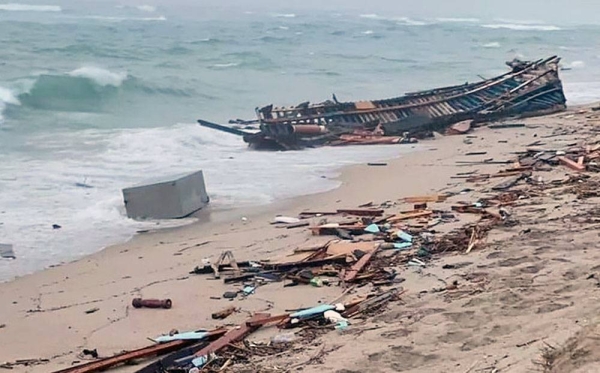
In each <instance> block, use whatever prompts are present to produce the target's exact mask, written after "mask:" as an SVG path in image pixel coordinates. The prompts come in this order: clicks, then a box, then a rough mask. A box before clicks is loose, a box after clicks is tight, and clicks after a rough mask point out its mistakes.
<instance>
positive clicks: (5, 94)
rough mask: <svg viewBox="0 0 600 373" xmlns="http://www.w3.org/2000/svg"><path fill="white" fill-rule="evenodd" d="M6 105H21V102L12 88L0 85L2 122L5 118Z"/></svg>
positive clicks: (0, 114)
mask: <svg viewBox="0 0 600 373" xmlns="http://www.w3.org/2000/svg"><path fill="white" fill-rule="evenodd" d="M6 105H21V102H20V101H19V99H18V98H17V97H15V95H14V93H13V92H12V91H11V90H10V89H8V88H4V87H0V123H2V121H3V120H4V116H3V114H4V109H6Z"/></svg>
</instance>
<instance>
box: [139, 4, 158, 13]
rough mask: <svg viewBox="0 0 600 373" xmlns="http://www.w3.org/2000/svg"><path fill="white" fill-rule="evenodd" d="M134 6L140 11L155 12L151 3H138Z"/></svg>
mask: <svg viewBox="0 0 600 373" xmlns="http://www.w3.org/2000/svg"><path fill="white" fill-rule="evenodd" d="M136 8H137V9H138V10H140V11H142V12H148V13H153V12H156V7H155V6H153V5H138V6H136Z"/></svg>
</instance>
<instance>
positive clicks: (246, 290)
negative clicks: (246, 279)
mask: <svg viewBox="0 0 600 373" xmlns="http://www.w3.org/2000/svg"><path fill="white" fill-rule="evenodd" d="M254 290H256V288H255V287H254V286H246V287H245V288H244V289H243V290H242V291H243V292H244V295H250V294H254Z"/></svg>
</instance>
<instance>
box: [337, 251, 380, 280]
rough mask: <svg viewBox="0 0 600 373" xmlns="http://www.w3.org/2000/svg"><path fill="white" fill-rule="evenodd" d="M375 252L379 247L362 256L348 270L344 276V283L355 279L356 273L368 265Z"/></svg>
mask: <svg viewBox="0 0 600 373" xmlns="http://www.w3.org/2000/svg"><path fill="white" fill-rule="evenodd" d="M377 251H379V247H378V248H376V249H375V250H373V251H371V252H370V253H367V254H365V255H363V256H362V257H361V258H360V259H359V260H358V261H357V262H356V263H354V265H353V266H352V268H350V269H349V270H348V271H346V273H345V274H344V281H345V282H352V281H354V280H355V279H356V276H358V273H359V272H360V271H362V270H363V268H364V267H365V266H366V265H367V264H368V263H369V261H370V260H371V258H373V256H374V255H375V254H376V253H377Z"/></svg>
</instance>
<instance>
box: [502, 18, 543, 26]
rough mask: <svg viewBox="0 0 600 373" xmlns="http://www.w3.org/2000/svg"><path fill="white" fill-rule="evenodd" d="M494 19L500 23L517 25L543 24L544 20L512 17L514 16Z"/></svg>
mask: <svg viewBox="0 0 600 373" xmlns="http://www.w3.org/2000/svg"><path fill="white" fill-rule="evenodd" d="M494 21H496V22H500V23H512V24H515V25H543V24H545V22H544V21H540V20H538V19H512V18H496V19H495V20H494Z"/></svg>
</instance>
